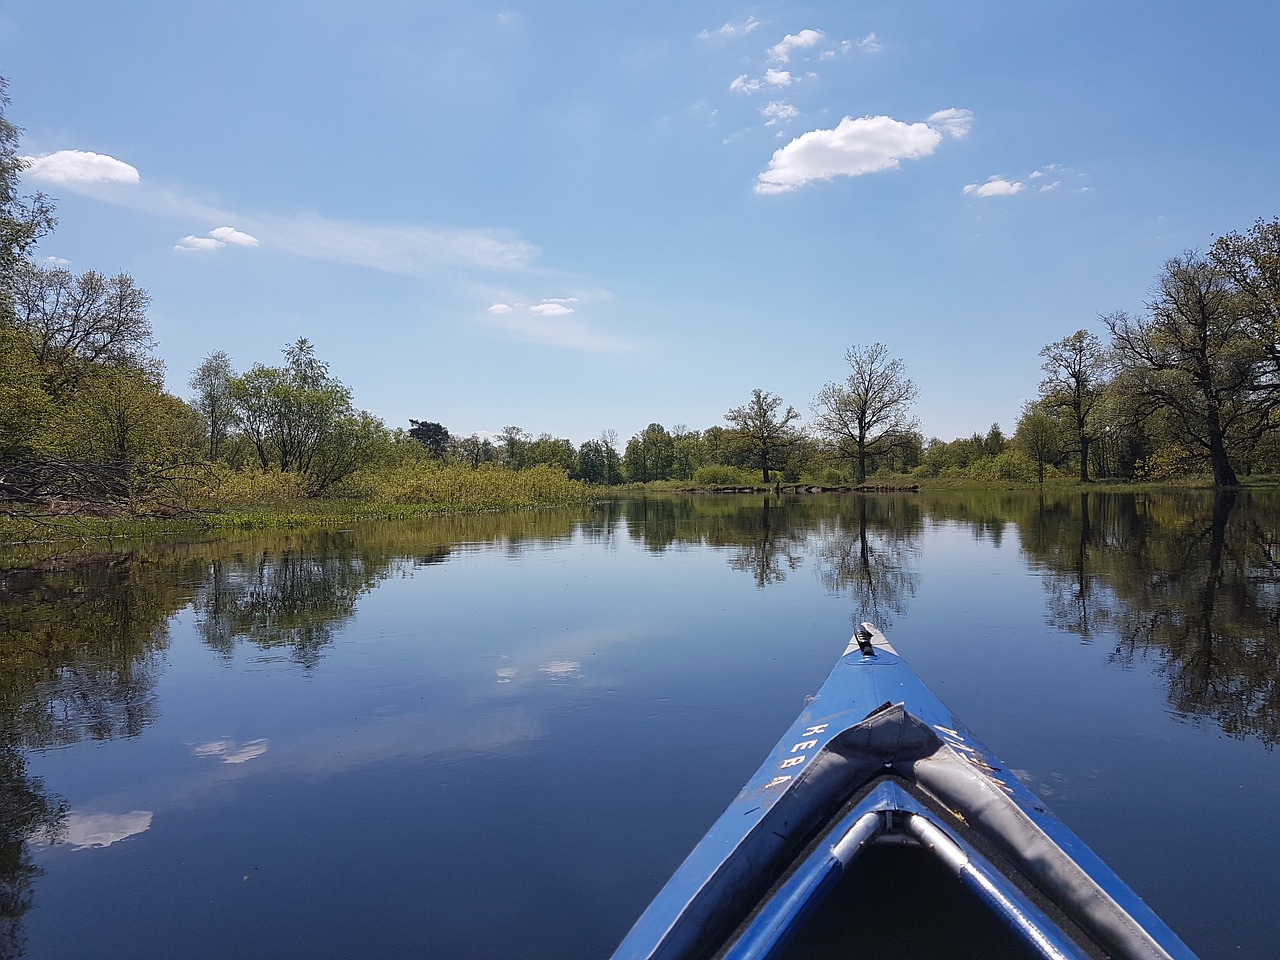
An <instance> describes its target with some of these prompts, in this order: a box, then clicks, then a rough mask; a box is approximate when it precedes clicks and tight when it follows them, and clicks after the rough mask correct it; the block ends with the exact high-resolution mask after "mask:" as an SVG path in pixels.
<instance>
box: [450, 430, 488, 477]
mask: <svg viewBox="0 0 1280 960" xmlns="http://www.w3.org/2000/svg"><path fill="white" fill-rule="evenodd" d="M450 449H451V450H452V453H453V457H454V459H456V460H458V461H459V462H460V463H465V464H466V465H467V466H469V467H470V468H471V469H472V470H476V469H478V468H479V467H480V464H482V463H493V462H494V461H495V460H497V459H498V451H497V450H495V449H494V446H493V441H492V440H490V439H489V438H488V437H481V436H480V435H479V434H477V433H473V434H471V435H470V436H469V437H459V438H455V439H454V440H453V442H452V443H451V444H450Z"/></svg>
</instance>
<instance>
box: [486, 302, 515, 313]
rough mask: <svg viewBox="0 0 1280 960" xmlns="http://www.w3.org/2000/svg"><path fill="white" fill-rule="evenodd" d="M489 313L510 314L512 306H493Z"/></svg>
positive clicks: (504, 304)
mask: <svg viewBox="0 0 1280 960" xmlns="http://www.w3.org/2000/svg"><path fill="white" fill-rule="evenodd" d="M489 312H490V313H510V312H511V304H509V303H495V304H494V305H493V306H491V307H490V308H489Z"/></svg>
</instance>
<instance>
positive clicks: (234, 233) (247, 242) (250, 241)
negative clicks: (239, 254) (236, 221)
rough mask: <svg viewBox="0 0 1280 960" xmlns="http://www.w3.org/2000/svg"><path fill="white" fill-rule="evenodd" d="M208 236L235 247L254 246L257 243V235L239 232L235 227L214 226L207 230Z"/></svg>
mask: <svg viewBox="0 0 1280 960" xmlns="http://www.w3.org/2000/svg"><path fill="white" fill-rule="evenodd" d="M209 236H211V237H213V239H215V240H217V241H219V242H220V243H230V244H232V245H234V246H237V247H256V246H257V245H258V238H257V237H252V236H250V235H249V234H247V233H241V232H240V231H239V230H237V229H236V228H235V227H215V228H214V229H212V230H210V231H209Z"/></svg>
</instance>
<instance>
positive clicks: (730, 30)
mask: <svg viewBox="0 0 1280 960" xmlns="http://www.w3.org/2000/svg"><path fill="white" fill-rule="evenodd" d="M758 26H760V21H759V20H757V19H756V18H755V17H747V19H746V20H744V21H742V23H733V22H729V23H726V24H725V25H724V26H722V27H720V29H718V30H703V31H702V32H701V33H699V34H698V38H699V39H700V40H711V39H714V38H716V37H741V36H743V35H745V34H748V33H750V32H751V31H752V30H754V29H755V28H756V27H758Z"/></svg>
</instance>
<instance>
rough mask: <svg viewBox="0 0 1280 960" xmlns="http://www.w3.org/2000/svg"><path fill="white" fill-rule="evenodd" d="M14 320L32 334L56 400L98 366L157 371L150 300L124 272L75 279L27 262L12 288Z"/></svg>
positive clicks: (92, 273) (21, 264) (19, 269)
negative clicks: (153, 357) (149, 307)
mask: <svg viewBox="0 0 1280 960" xmlns="http://www.w3.org/2000/svg"><path fill="white" fill-rule="evenodd" d="M10 290H11V294H12V306H13V317H14V322H15V323H16V324H17V325H18V327H19V328H21V329H23V330H25V331H27V333H29V334H30V336H31V345H32V350H33V351H34V353H35V358H36V362H37V363H38V364H39V365H40V368H41V369H42V370H43V371H44V373H45V382H46V385H47V388H48V390H49V392H50V394H51V395H53V396H54V397H55V398H61V397H65V396H66V395H67V394H69V393H70V392H71V391H72V390H74V389H75V387H76V385H77V384H78V383H79V382H80V380H81V379H82V378H83V377H85V376H87V375H88V374H89V373H90V372H91V371H92V370H93V369H94V368H95V367H96V366H113V367H132V368H136V369H142V368H153V367H154V366H155V364H156V361H155V360H153V359H152V357H151V354H150V351H151V348H152V347H154V346H155V341H154V340H153V339H152V337H151V321H150V320H149V319H148V318H147V307H148V306H149V305H150V303H151V297H150V295H148V293H147V291H145V290H143V289H142V288H141V287H139V286H138V285H137V284H135V283H134V281H133V278H132V277H130V276H129V275H128V274H125V273H122V274H119V275H117V276H115V277H106V276H104V275H103V274H100V273H98V272H97V271H94V270H88V271H86V272H85V273H82V274H80V275H79V276H76V275H74V274H72V272H71V271H70V270H65V269H63V268H61V267H42V266H39V265H37V264H34V263H31V262H30V261H27V260H22V261H20V262H19V263H18V264H17V267H16V269H15V270H14V272H13V276H12V279H11V286H10Z"/></svg>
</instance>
